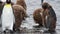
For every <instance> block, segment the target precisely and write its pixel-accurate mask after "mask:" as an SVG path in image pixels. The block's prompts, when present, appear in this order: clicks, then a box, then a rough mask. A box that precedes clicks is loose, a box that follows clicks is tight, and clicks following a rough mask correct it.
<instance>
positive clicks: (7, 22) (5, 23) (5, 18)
mask: <svg viewBox="0 0 60 34" xmlns="http://www.w3.org/2000/svg"><path fill="white" fill-rule="evenodd" d="M1 20H2V31H5V30H9V31H13V23H14V14H13V9H12V4H11V0H6V3H5V4H4V7H3V10H2V15H1Z"/></svg>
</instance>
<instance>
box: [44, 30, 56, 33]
mask: <svg viewBox="0 0 60 34" xmlns="http://www.w3.org/2000/svg"><path fill="white" fill-rule="evenodd" d="M55 32H56V31H55V30H52V31H50V30H46V31H44V33H55Z"/></svg>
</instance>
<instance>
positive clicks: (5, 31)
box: [3, 29, 14, 34]
mask: <svg viewBox="0 0 60 34" xmlns="http://www.w3.org/2000/svg"><path fill="white" fill-rule="evenodd" d="M3 33H4V34H6V33H11V34H13V33H14V32H13V31H12V30H8V29H6V30H4V31H3Z"/></svg>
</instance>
